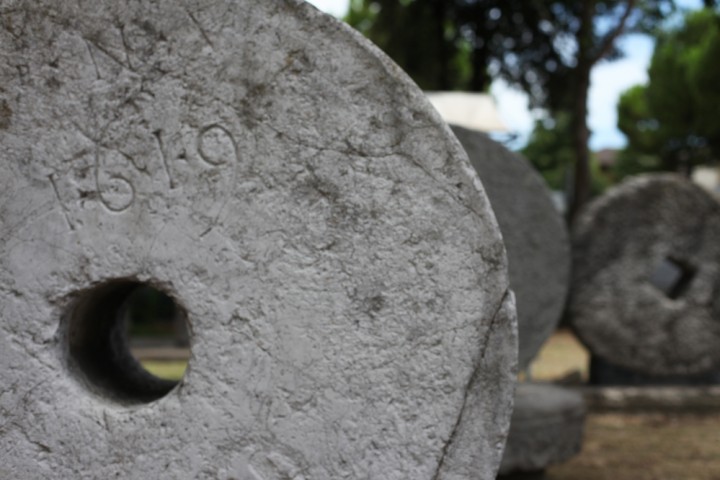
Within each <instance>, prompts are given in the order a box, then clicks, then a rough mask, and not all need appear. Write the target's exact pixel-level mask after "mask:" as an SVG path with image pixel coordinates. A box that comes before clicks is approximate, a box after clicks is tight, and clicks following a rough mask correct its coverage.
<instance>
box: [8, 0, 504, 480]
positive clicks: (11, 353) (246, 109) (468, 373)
mask: <svg viewBox="0 0 720 480" xmlns="http://www.w3.org/2000/svg"><path fill="white" fill-rule="evenodd" d="M0 58H2V62H0V145H2V148H0V385H2V387H1V388H0V478H18V479H29V478H68V479H70V478H81V477H84V478H88V477H93V478H193V479H230V478H236V479H243V480H273V479H292V480H310V479H312V480H335V479H340V478H374V479H386V480H405V479H414V480H431V479H456V478H471V477H472V478H482V479H487V480H490V479H493V478H494V476H495V472H496V471H497V468H498V466H499V463H500V456H501V450H502V446H503V443H504V440H505V436H506V434H507V429H508V423H509V419H510V411H511V409H512V394H513V385H514V378H515V376H516V364H517V350H516V346H517V345H516V341H517V337H516V334H517V325H516V323H515V309H514V302H513V295H512V293H511V292H510V291H509V288H508V278H507V260H506V257H505V249H504V245H503V242H502V237H501V234H500V231H499V229H498V226H497V224H496V222H495V219H494V216H493V213H492V210H491V208H490V205H489V203H488V200H487V197H486V196H485V193H484V191H483V189H482V185H481V184H480V182H479V180H478V178H477V175H476V174H475V173H474V172H473V170H472V167H471V166H470V164H469V163H468V160H467V157H466V156H465V154H464V153H463V151H462V148H461V147H460V145H459V143H458V142H457V140H456V139H455V138H454V137H453V136H452V134H451V133H450V130H449V129H448V127H447V126H446V125H445V124H444V123H443V122H442V120H441V119H440V118H439V116H438V115H437V113H436V112H435V111H434V109H433V108H432V107H431V106H430V104H429V103H428V101H427V100H426V99H425V96H424V95H423V93H422V92H421V91H420V90H419V89H418V88H417V86H415V85H414V84H413V83H412V82H411V81H410V80H409V79H408V78H407V76H406V75H405V74H404V73H403V72H402V71H401V70H400V69H399V68H398V67H397V66H396V65H394V64H393V63H392V62H390V61H389V60H388V59H387V58H386V57H385V56H384V55H383V54H382V53H381V52H380V51H379V50H378V49H377V48H375V47H374V46H372V45H371V44H370V43H369V42H367V41H366V40H365V39H363V38H362V37H361V36H360V35H359V34H358V33H357V32H355V31H353V30H352V29H350V28H349V27H348V26H347V25H344V24H342V23H341V22H339V21H337V20H336V19H333V18H331V17H329V16H326V15H323V14H321V13H320V12H318V11H317V10H315V9H314V8H313V7H311V6H309V5H308V4H305V3H304V2H301V1H298V0H232V1H229V0H204V1H202V2H189V1H177V0H137V1H132V2H124V1H115V0H103V1H86V0H73V1H64V0H63V1H61V0H39V1H36V0H32V1H31V0H0ZM139 288H154V289H156V290H158V291H159V292H160V293H162V294H164V295H166V296H167V297H168V298H170V299H171V300H172V301H173V302H174V305H175V306H176V307H177V311H178V312H181V314H182V317H183V318H184V319H186V321H187V324H188V325H189V327H190V328H189V331H190V336H189V337H190V338H189V341H190V350H191V354H190V360H189V364H188V368H187V371H186V373H185V376H184V377H183V379H182V380H181V381H180V382H179V383H167V382H159V381H157V379H154V378H152V377H149V376H148V373H144V372H143V371H142V369H141V367H142V366H141V365H140V364H139V363H138V362H137V361H135V360H134V359H133V358H131V356H130V355H129V354H128V351H127V350H128V348H127V344H128V342H127V341H126V340H125V339H123V325H124V324H123V322H124V320H123V319H124V318H127V317H126V316H125V314H124V313H123V312H124V311H127V310H128V309H129V307H128V299H129V298H130V296H132V295H133V292H135V291H137V289H139Z"/></svg>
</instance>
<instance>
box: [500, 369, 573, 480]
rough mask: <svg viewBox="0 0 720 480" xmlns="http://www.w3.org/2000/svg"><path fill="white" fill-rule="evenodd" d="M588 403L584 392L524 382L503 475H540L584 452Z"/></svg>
mask: <svg viewBox="0 0 720 480" xmlns="http://www.w3.org/2000/svg"><path fill="white" fill-rule="evenodd" d="M584 424H585V402H584V400H583V397H582V395H581V394H580V393H578V392H575V391H572V390H569V389H567V388H561V387H557V386H555V385H549V384H542V383H520V384H518V387H517V392H516V393H515V410H514V411H513V414H512V420H511V421H510V435H509V437H508V442H507V445H506V446H505V453H504V454H503V459H502V465H501V466H500V474H501V475H509V474H511V473H519V472H537V471H541V470H545V469H546V468H547V467H549V466H550V465H553V464H557V463H561V462H563V461H565V460H568V459H570V458H572V457H573V456H574V455H576V454H577V453H579V452H580V449H581V447H582V433H583V426H584Z"/></svg>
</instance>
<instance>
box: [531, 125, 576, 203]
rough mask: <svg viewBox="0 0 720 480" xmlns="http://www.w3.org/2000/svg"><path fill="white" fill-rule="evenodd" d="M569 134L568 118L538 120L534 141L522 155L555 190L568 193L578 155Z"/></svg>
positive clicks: (533, 136) (534, 130)
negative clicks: (571, 171) (566, 187)
mask: <svg viewBox="0 0 720 480" xmlns="http://www.w3.org/2000/svg"><path fill="white" fill-rule="evenodd" d="M569 133H570V116H569V115H568V114H558V115H557V116H556V118H554V119H552V118H545V119H542V120H536V121H535V128H534V129H533V132H532V135H531V136H530V140H529V141H528V143H527V145H526V146H525V148H523V149H522V154H523V155H525V157H527V158H528V160H530V163H532V165H533V166H534V167H535V168H536V169H537V170H538V172H540V174H541V175H542V176H543V178H544V179H545V181H546V182H547V184H548V186H549V187H550V188H551V189H553V190H564V189H565V186H566V183H567V178H568V175H569V173H570V170H571V168H572V164H573V159H574V151H573V146H572V142H571V140H570V138H571V137H570V135H569Z"/></svg>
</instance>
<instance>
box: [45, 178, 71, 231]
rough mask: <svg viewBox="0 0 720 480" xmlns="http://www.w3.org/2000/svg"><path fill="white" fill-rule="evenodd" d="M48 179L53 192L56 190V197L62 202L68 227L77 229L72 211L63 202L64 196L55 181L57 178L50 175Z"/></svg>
mask: <svg viewBox="0 0 720 480" xmlns="http://www.w3.org/2000/svg"><path fill="white" fill-rule="evenodd" d="M48 179H49V180H50V184H51V185H52V188H53V192H55V197H57V199H58V202H59V203H60V208H61V209H62V211H63V216H64V217H65V221H66V222H67V224H68V227H70V230H75V225H73V223H72V221H71V220H70V213H69V211H68V208H67V206H66V205H65V204H64V203H63V201H62V198H60V191H59V190H58V187H57V184H56V183H55V178H54V177H53V176H52V175H48Z"/></svg>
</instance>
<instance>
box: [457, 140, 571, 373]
mask: <svg viewBox="0 0 720 480" xmlns="http://www.w3.org/2000/svg"><path fill="white" fill-rule="evenodd" d="M452 130H453V132H454V133H455V135H456V136H457V138H458V140H460V143H461V144H462V146H463V147H464V148H465V151H466V152H467V154H468V157H470V163H471V164H472V166H473V167H475V170H477V172H478V175H479V176H480V179H481V180H482V183H483V186H484V187H485V191H486V192H487V195H488V198H489V199H490V203H491V204H492V207H493V211H494V212H495V216H496V217H497V221H498V224H499V225H500V230H501V231H502V234H503V239H504V241H505V247H506V248H507V254H508V265H509V266H508V270H509V272H510V286H511V288H512V289H513V292H514V293H515V298H516V301H517V313H518V329H519V349H518V356H519V365H520V368H523V369H524V368H527V367H528V365H529V364H530V362H531V361H532V360H533V359H534V358H535V356H536V355H537V353H538V351H539V350H540V347H542V345H543V343H545V341H546V340H547V339H548V338H549V337H550V335H552V332H554V331H555V329H556V328H557V325H558V322H559V321H560V316H561V314H562V311H563V308H564V307H565V300H566V297H567V292H568V287H569V285H568V284H569V281H570V240H569V238H568V232H567V228H566V226H565V222H564V221H563V219H562V217H561V216H560V214H559V213H558V211H557V209H556V208H555V206H554V205H553V202H552V199H551V194H550V191H549V190H548V188H547V186H546V185H545V181H544V180H543V179H542V177H541V176H540V175H539V174H538V173H537V172H536V171H535V169H534V168H533V167H532V166H531V165H530V164H529V163H528V162H527V161H526V160H525V159H524V158H522V157H521V156H520V155H517V154H514V153H512V152H511V151H509V150H508V149H506V148H505V147H503V146H502V145H500V144H499V143H497V142H495V141H493V140H492V139H490V138H489V137H488V136H487V135H485V134H484V133H481V132H476V131H473V130H468V129H465V128H462V127H457V126H453V127H452Z"/></svg>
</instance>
